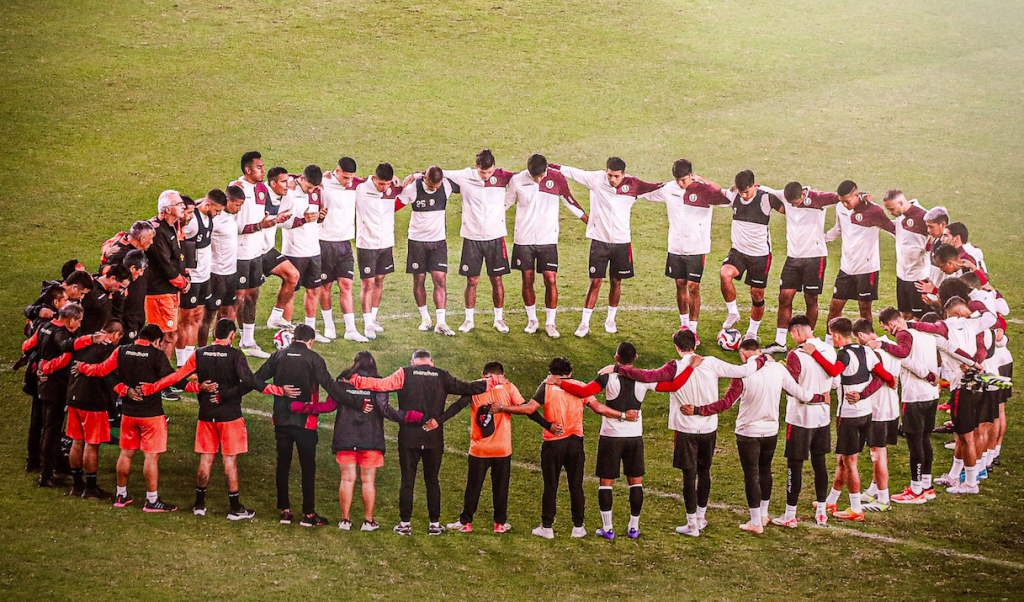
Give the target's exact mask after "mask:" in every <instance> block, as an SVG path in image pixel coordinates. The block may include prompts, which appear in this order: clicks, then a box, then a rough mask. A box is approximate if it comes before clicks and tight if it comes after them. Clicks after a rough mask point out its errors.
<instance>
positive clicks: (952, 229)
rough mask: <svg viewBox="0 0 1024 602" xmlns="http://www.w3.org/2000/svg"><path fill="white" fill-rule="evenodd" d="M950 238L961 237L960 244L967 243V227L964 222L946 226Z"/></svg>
mask: <svg viewBox="0 0 1024 602" xmlns="http://www.w3.org/2000/svg"><path fill="white" fill-rule="evenodd" d="M946 229H947V230H949V235H950V236H959V237H960V242H961V243H965V242H967V226H966V225H965V224H964V223H963V222H953V223H952V224H949V225H948V226H946Z"/></svg>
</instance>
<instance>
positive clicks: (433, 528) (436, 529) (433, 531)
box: [427, 523, 444, 535]
mask: <svg viewBox="0 0 1024 602" xmlns="http://www.w3.org/2000/svg"><path fill="white" fill-rule="evenodd" d="M442 533H444V527H443V526H442V525H441V523H430V526H429V527H427V535H440V534H442Z"/></svg>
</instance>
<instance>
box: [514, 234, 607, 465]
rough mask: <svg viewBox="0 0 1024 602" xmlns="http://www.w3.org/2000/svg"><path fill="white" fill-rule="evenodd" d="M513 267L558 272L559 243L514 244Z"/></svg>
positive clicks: (527, 270)
mask: <svg viewBox="0 0 1024 602" xmlns="http://www.w3.org/2000/svg"><path fill="white" fill-rule="evenodd" d="M512 267H513V268H515V269H517V270H520V271H523V272H557V271H558V245H512ZM608 478H611V477H608Z"/></svg>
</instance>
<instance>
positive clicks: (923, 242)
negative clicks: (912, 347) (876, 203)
mask: <svg viewBox="0 0 1024 602" xmlns="http://www.w3.org/2000/svg"><path fill="white" fill-rule="evenodd" d="M882 205H884V206H885V210H886V211H888V212H889V215H891V216H893V217H894V218H895V219H893V220H892V223H893V226H894V227H895V232H894V233H893V235H894V236H895V237H896V306H897V308H898V309H899V310H900V312H902V313H903V317H904V318H906V319H908V320H909V319H912V318H920V317H921V316H923V315H924V312H925V307H926V306H925V304H924V300H923V299H921V293H920V291H918V290H917V286H916V283H917V282H920V281H921V280H927V279H928V277H929V275H930V273H931V270H930V268H931V261H930V257H929V254H928V242H929V241H928V225H927V222H926V220H925V216H926V215H927V212H926V211H925V210H924V208H923V207H921V205H919V204H918V203H917V199H914V200H912V201H908V200H907V197H906V195H904V194H903V192H902V191H900V190H896V189H893V190H890V191H889V192H887V193H885V196H884V197H882Z"/></svg>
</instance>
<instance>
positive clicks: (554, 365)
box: [548, 357, 572, 376]
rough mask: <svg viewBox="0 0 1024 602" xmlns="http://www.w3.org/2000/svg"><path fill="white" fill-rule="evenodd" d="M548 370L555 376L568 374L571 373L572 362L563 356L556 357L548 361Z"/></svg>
mask: <svg viewBox="0 0 1024 602" xmlns="http://www.w3.org/2000/svg"><path fill="white" fill-rule="evenodd" d="M548 372H550V373H551V374H554V375H555V376H569V375H570V374H572V363H570V362H569V360H568V359H566V358H564V357H556V358H555V359H553V360H551V361H550V362H549V363H548Z"/></svg>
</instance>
